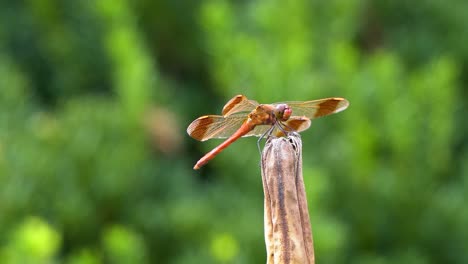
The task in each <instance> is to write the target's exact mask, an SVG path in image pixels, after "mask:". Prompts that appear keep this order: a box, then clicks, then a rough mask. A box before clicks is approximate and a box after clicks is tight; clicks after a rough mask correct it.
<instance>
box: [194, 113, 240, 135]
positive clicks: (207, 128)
mask: <svg viewBox="0 0 468 264" xmlns="http://www.w3.org/2000/svg"><path fill="white" fill-rule="evenodd" d="M246 119H247V115H233V116H229V117H224V116H220V115H207V116H201V117H199V118H197V119H195V120H194V121H193V122H192V123H191V124H190V125H189V126H188V128H187V133H188V134H189V135H190V136H191V137H193V138H194V139H196V140H200V141H205V140H208V139H211V138H227V137H229V136H231V135H232V134H234V132H236V131H237V130H238V129H239V128H240V127H241V125H242V123H243V122H244V121H245V120H246Z"/></svg>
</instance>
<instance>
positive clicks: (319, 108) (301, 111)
mask: <svg viewBox="0 0 468 264" xmlns="http://www.w3.org/2000/svg"><path fill="white" fill-rule="evenodd" d="M276 104H279V103H276ZM283 104H287V105H289V107H291V109H292V114H293V115H294V116H305V117H307V118H309V119H314V118H318V117H322V116H326V115H330V114H334V113H338V112H341V111H343V110H345V109H346V108H347V107H348V105H349V102H348V101H347V100H346V99H344V98H340V97H332V98H325V99H319V100H313V101H305V102H283Z"/></svg>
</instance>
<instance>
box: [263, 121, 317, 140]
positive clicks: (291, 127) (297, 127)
mask: <svg viewBox="0 0 468 264" xmlns="http://www.w3.org/2000/svg"><path fill="white" fill-rule="evenodd" d="M311 122H312V121H311V120H310V119H309V118H307V117H305V116H291V117H290V118H289V119H288V120H287V121H285V122H281V124H282V125H283V129H284V131H286V132H302V131H304V130H306V129H308V128H309V127H310V124H311ZM272 134H273V135H275V136H277V137H282V136H284V132H283V131H282V130H281V129H279V128H278V127H275V129H274V130H273V133H272Z"/></svg>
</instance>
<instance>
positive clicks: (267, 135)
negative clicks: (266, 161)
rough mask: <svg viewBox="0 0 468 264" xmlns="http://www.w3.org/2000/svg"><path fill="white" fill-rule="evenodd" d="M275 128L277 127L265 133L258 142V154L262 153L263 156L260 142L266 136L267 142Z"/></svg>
mask: <svg viewBox="0 0 468 264" xmlns="http://www.w3.org/2000/svg"><path fill="white" fill-rule="evenodd" d="M274 128H275V126H271V127H270V128H269V129H268V130H267V131H265V133H263V134H262V135H261V136H260V138H259V139H258V140H257V148H258V152H260V156H261V155H262V150H261V149H260V141H261V140H262V139H263V138H264V137H265V136H266V137H267V140H268V138H270V136H271V133H272V132H273V129H274Z"/></svg>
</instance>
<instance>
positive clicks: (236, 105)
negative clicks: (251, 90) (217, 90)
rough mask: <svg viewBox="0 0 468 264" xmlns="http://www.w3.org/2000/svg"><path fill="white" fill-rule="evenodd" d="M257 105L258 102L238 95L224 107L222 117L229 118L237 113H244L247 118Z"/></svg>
mask: <svg viewBox="0 0 468 264" xmlns="http://www.w3.org/2000/svg"><path fill="white" fill-rule="evenodd" d="M257 105H258V103H257V102H256V101H254V100H249V99H247V97H246V96H245V95H236V96H234V97H233V98H232V99H231V100H229V102H227V103H226V105H224V107H223V111H222V115H223V116H229V115H233V114H236V113H244V114H245V116H247V114H248V113H250V112H251V111H252V110H254V109H255V107H257Z"/></svg>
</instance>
